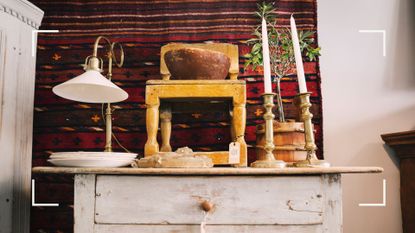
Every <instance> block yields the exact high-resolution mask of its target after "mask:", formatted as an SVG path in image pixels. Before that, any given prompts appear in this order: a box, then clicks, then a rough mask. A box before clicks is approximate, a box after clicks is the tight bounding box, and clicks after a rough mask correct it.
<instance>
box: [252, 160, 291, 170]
mask: <svg viewBox="0 0 415 233" xmlns="http://www.w3.org/2000/svg"><path fill="white" fill-rule="evenodd" d="M285 166H286V163H285V162H284V161H282V160H257V161H255V162H253V163H251V167H255V168H284V167H285Z"/></svg>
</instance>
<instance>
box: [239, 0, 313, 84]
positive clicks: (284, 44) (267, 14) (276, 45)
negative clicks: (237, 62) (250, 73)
mask: <svg viewBox="0 0 415 233" xmlns="http://www.w3.org/2000/svg"><path fill="white" fill-rule="evenodd" d="M257 6H258V11H256V12H255V15H256V16H258V17H259V18H260V19H261V21H262V18H265V21H266V22H267V27H268V42H269V46H270V61H271V70H272V72H273V73H274V74H275V75H276V76H277V77H279V78H281V77H284V76H286V75H288V74H289V72H290V71H292V70H294V69H293V68H295V58H294V49H293V44H292V37H291V30H290V29H288V28H279V27H277V25H276V16H277V14H276V9H275V8H274V6H273V4H272V3H266V2H263V3H261V4H258V5H257ZM252 35H253V38H251V39H249V40H247V41H246V43H247V44H249V45H252V48H251V52H250V53H248V54H246V55H245V56H244V57H245V59H246V60H245V69H248V67H250V68H252V70H256V68H257V67H258V66H262V63H263V60H262V33H261V23H260V24H259V25H258V26H257V27H255V28H254V30H253V32H252ZM314 35H315V32H314V31H301V30H300V31H299V32H298V39H299V42H300V49H301V52H303V55H305V60H308V61H315V60H316V59H317V57H318V56H320V50H321V48H320V47H316V46H315V43H314V42H315V40H314Z"/></svg>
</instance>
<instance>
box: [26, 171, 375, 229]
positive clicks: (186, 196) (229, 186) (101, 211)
mask: <svg viewBox="0 0 415 233" xmlns="http://www.w3.org/2000/svg"><path fill="white" fill-rule="evenodd" d="M33 172H35V173H66V174H67V173H73V174H76V175H75V227H74V229H75V233H109V232H122V233H130V232H140V233H173V232H191V233H193V232H201V230H200V224H201V222H202V220H203V219H204V217H205V212H204V211H203V210H202V208H201V203H202V202H204V201H208V202H209V203H211V204H212V205H213V209H212V210H211V211H210V212H209V213H208V214H207V216H206V224H207V226H206V232H208V233H209V232H214V233H233V232H235V233H241V232H242V233H255V232H260V233H267V232H284V233H291V232H293V233H294V232H295V233H311V232H313V233H317V232H326V233H340V232H342V201H341V199H342V195H341V174H342V173H376V172H382V168H377V167H332V168H324V169H312V168H285V169H254V168H207V169H151V168H148V169H136V168H115V169H114V168H111V169H109V168H108V169H102V168H58V167H37V168H34V169H33Z"/></svg>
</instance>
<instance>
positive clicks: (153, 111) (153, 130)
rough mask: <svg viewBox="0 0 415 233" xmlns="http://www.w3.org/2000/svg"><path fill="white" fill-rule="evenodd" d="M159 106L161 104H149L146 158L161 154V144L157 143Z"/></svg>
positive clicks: (145, 147)
mask: <svg viewBox="0 0 415 233" xmlns="http://www.w3.org/2000/svg"><path fill="white" fill-rule="evenodd" d="M159 106H160V104H151V105H149V104H147V113H146V128H147V142H146V145H145V146H144V156H151V155H153V154H156V153H158V152H159V144H158V143H157V130H158V125H159Z"/></svg>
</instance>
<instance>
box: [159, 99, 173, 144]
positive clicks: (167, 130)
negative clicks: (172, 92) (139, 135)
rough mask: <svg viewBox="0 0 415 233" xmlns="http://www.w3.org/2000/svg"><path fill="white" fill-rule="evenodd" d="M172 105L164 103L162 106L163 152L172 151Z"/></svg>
mask: <svg viewBox="0 0 415 233" xmlns="http://www.w3.org/2000/svg"><path fill="white" fill-rule="evenodd" d="M171 118H172V113H171V106H170V105H169V104H167V103H166V104H162V105H161V107H160V129H161V149H160V151H162V152H170V151H171V146H170V136H171Z"/></svg>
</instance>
